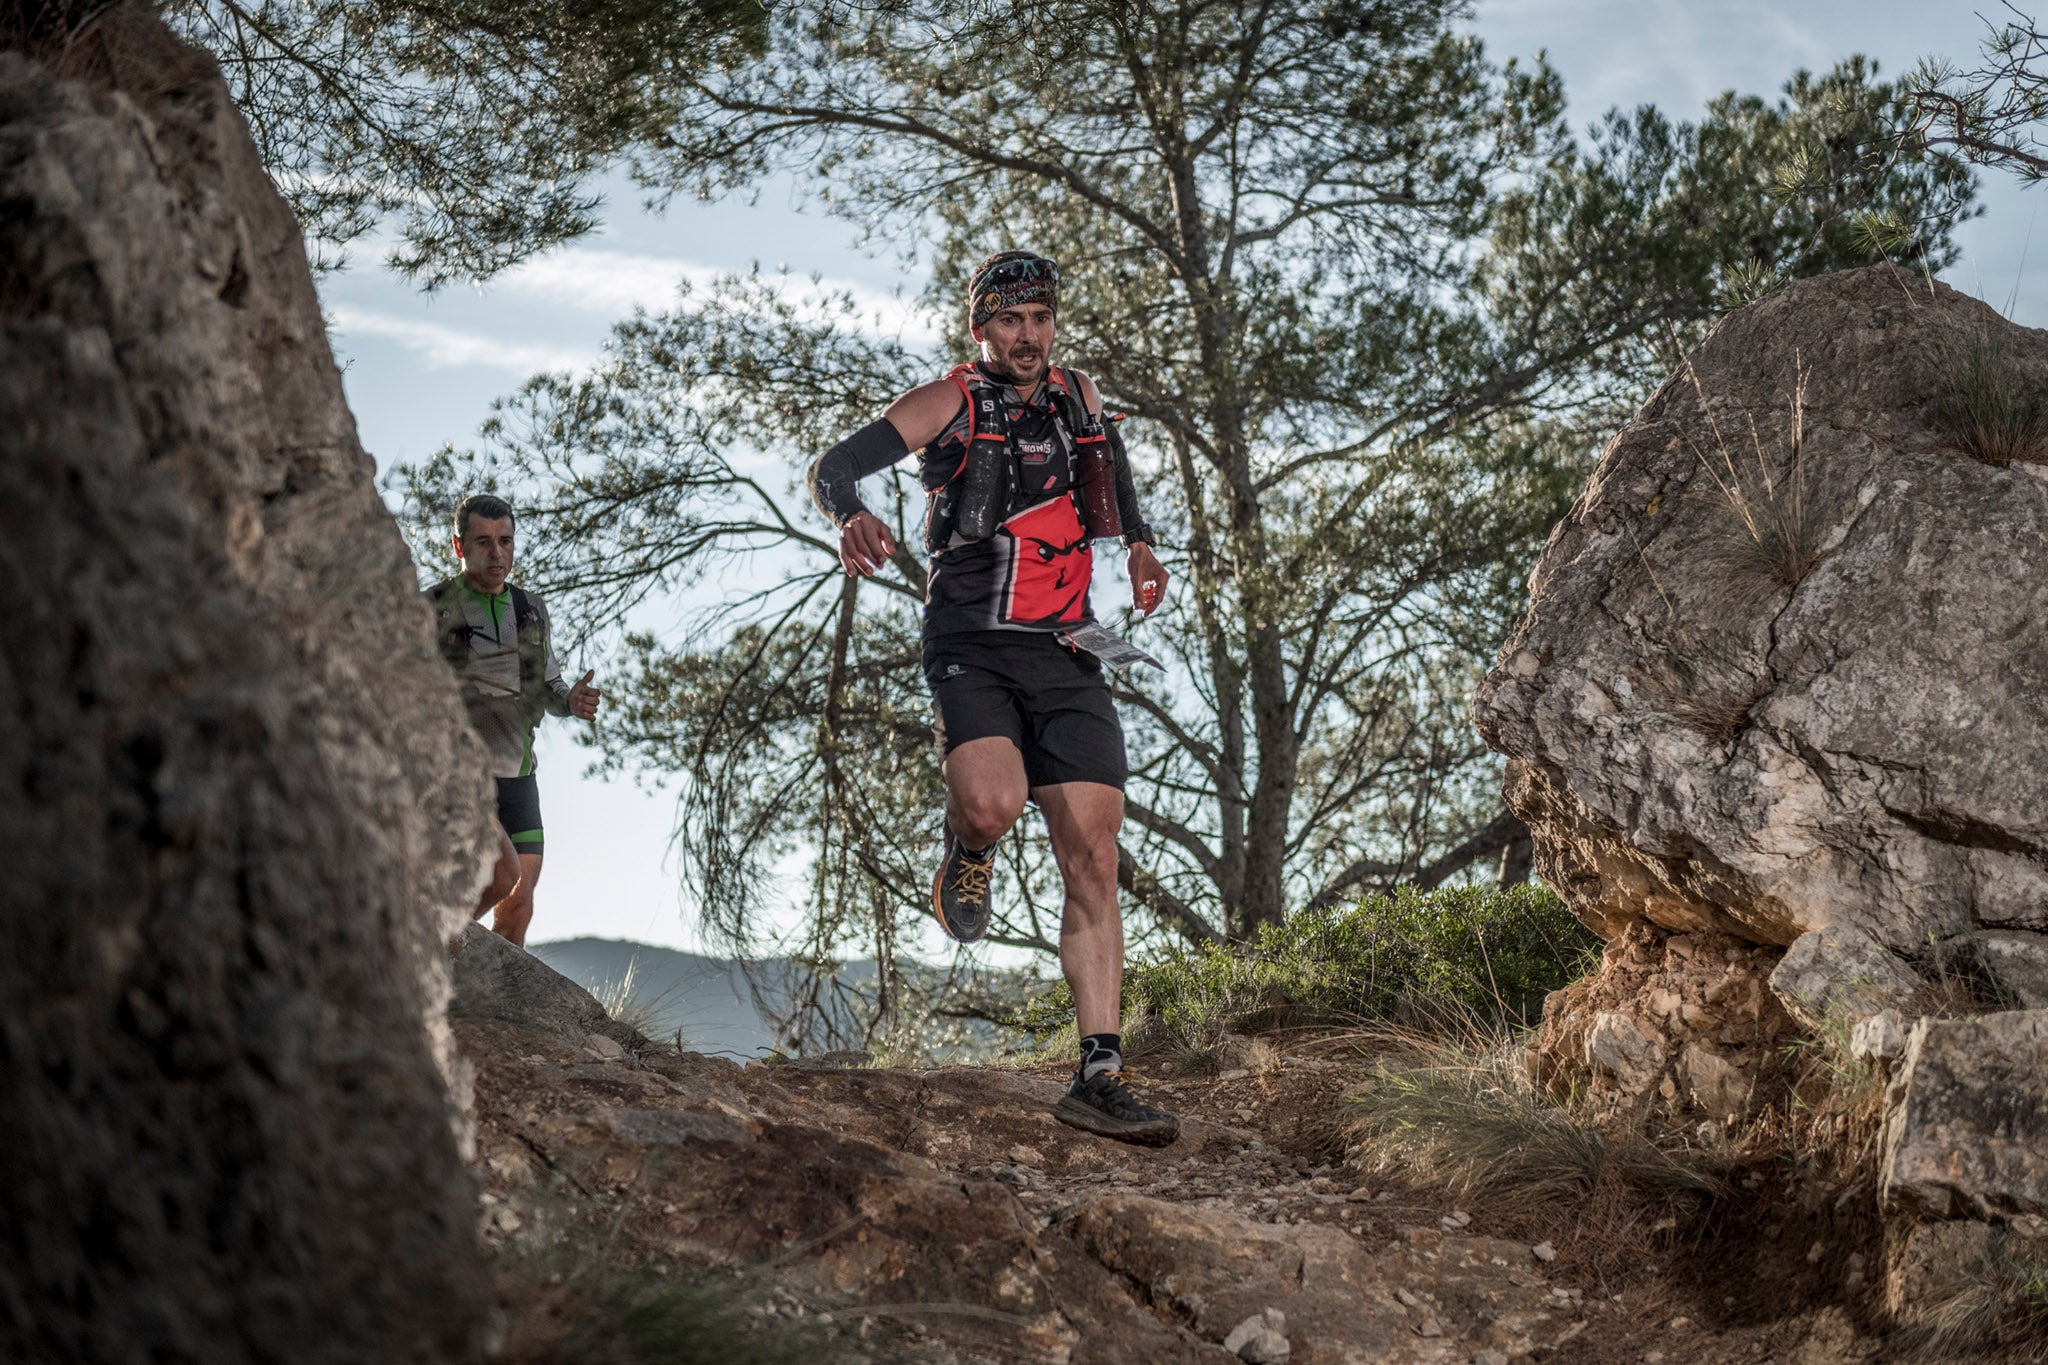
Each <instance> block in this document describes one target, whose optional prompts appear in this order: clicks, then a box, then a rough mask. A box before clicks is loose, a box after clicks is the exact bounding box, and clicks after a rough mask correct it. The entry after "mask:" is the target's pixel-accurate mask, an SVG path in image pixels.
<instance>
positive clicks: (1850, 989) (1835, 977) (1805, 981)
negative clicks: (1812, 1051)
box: [1771, 925, 1926, 1031]
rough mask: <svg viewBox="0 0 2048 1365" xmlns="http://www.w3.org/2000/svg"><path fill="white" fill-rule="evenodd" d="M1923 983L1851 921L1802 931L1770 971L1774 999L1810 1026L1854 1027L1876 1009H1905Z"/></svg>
mask: <svg viewBox="0 0 2048 1365" xmlns="http://www.w3.org/2000/svg"><path fill="white" fill-rule="evenodd" d="M1925 988H1926V983H1925V982H1924V981H1922V980H1921V978H1920V976H1919V974H1918V973H1916V972H1915V971H1914V970H1913V969H1912V968H1910V967H1908V966H1907V965H1906V964H1905V963H1903V962H1901V961H1900V960H1899V958H1898V955H1897V954H1895V953H1893V952H1892V951H1891V950H1890V949H1888V948H1886V947H1885V946H1884V945H1883V944H1881V943H1879V942H1878V941H1877V940H1876V939H1874V938H1872V937H1871V936H1870V935H1869V934H1866V933H1864V932H1863V931H1862V930H1861V929H1858V928H1855V927H1853V926H1850V925H1843V926H1840V927H1837V928H1829V929H1811V930H1808V931H1807V932H1806V933H1803V934H1801V935H1800V936H1799V937H1798V938H1796V939H1794V940H1793V942H1792V946H1791V947H1790V948H1787V949H1786V950H1785V956H1784V957H1783V958H1782V959H1780V960H1779V962H1778V965H1777V966H1776V967H1775V968H1773V969H1772V971H1771V990H1772V991H1774V992H1775V993H1776V994H1777V997H1778V999H1779V1001H1781V1002H1782V1003H1783V1004H1784V1006H1785V1008H1786V1009H1787V1010H1789V1011H1790V1012H1791V1013H1792V1016H1793V1017H1794V1018H1795V1019H1797V1020H1799V1022H1800V1023H1802V1024H1804V1025H1806V1027H1807V1028H1809V1029H1812V1030H1815V1031H1818V1030H1820V1029H1822V1028H1824V1027H1826V1026H1828V1025H1829V1024H1830V1023H1837V1024H1840V1025H1843V1026H1846V1027H1852V1028H1853V1027H1854V1026H1855V1025H1856V1024H1858V1023H1860V1022H1862V1021H1863V1020H1865V1019H1868V1018H1869V1017H1870V1016H1871V1015H1873V1014H1876V1013H1877V1012H1878V1011H1880V1010H1885V1009H1892V1010H1906V1009H1909V1008H1910V1007H1911V1006H1912V1004H1913V1000H1914V997H1915V996H1917V995H1919V994H1920V993H1921V992H1922V991H1923V990H1924V989H1925Z"/></svg>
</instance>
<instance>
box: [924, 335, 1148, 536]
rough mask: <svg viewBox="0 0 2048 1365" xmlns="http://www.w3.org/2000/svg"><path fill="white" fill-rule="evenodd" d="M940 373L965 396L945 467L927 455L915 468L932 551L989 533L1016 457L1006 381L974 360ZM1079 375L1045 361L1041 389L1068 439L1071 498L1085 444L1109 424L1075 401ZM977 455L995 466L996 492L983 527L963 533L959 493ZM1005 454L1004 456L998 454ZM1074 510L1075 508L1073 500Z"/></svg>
mask: <svg viewBox="0 0 2048 1365" xmlns="http://www.w3.org/2000/svg"><path fill="white" fill-rule="evenodd" d="M946 378H948V379H950V380H952V381H953V383H954V384H956V385H958V386H959V389H960V394H961V396H962V397H963V398H965V399H966V400H967V439H966V442H965V444H963V445H962V447H961V449H960V454H959V457H958V458H957V459H956V460H954V461H953V462H952V463H951V465H950V467H949V466H948V465H947V464H946V462H944V461H943V460H940V459H928V460H925V461H924V462H923V466H922V469H921V470H920V476H921V478H922V481H923V483H924V490H925V518H924V547H925V549H926V550H927V551H929V552H930V553H932V554H938V553H940V552H942V551H944V550H948V549H951V548H953V547H954V545H955V544H956V543H964V542H971V541H977V540H986V539H987V538H988V537H989V536H990V535H992V534H994V530H995V527H994V522H999V521H1001V520H1003V518H1004V517H1005V516H1006V515H1007V514H1008V513H1009V511H1010V508H1009V507H1008V506H1007V504H1008V503H1009V501H1010V500H1011V496H1014V493H1013V492H1012V490H1013V488H1014V483H1013V481H1012V479H1011V477H1010V475H1011V474H1012V472H1013V471H1014V468H1015V465H1016V460H1017V452H1016V451H1014V450H1012V449H1010V414H1009V408H1008V406H1007V405H1006V404H1005V403H1004V402H1003V390H1004V389H1005V388H1009V387H1011V386H1010V385H1007V384H1003V383H1001V382H999V381H997V380H994V379H991V378H989V376H988V375H986V374H984V373H982V371H981V370H980V369H979V368H978V367H976V366H974V365H956V366H954V367H953V368H952V369H951V370H949V371H947V372H946ZM1080 380H1081V374H1080V371H1078V370H1063V369H1061V368H1060V367H1058V366H1056V365H1055V366H1049V367H1047V369H1046V372H1045V385H1046V394H1047V397H1048V398H1049V399H1050V400H1051V406H1052V409H1053V411H1054V412H1055V413H1056V414H1057V415H1058V418H1059V420H1060V422H1061V424H1062V425H1063V426H1064V428H1065V435H1066V437H1067V440H1068V441H1069V443H1070V449H1069V462H1070V465H1071V466H1072V469H1073V470H1074V471H1076V474H1075V477H1073V478H1071V479H1070V480H1069V489H1068V491H1069V492H1070V493H1072V494H1073V495H1074V496H1075V497H1077V498H1078V496H1079V488H1080V480H1079V477H1078V470H1079V469H1080V466H1081V462H1082V454H1083V452H1084V450H1085V448H1086V447H1088V446H1091V445H1095V444H1098V443H1104V442H1107V441H1108V440H1109V429H1108V427H1107V426H1106V425H1105V424H1104V421H1103V419H1102V418H1100V417H1095V416H1091V415H1090V414H1089V412H1088V405H1087V404H1086V403H1084V402H1082V401H1081V388H1080ZM1111 420H1114V419H1111ZM935 453H936V452H935ZM977 455H980V456H981V457H982V458H984V459H987V460H988V464H989V465H992V466H994V468H995V469H997V470H998V471H1000V478H999V481H998V484H997V487H998V489H999V495H998V496H997V497H996V498H995V500H994V501H995V510H994V518H993V520H992V521H991V522H990V524H989V525H988V526H987V527H985V528H984V527H980V526H975V527H972V528H968V529H973V530H977V531H979V532H980V533H979V534H967V533H966V530H965V529H963V528H962V527H961V525H960V523H961V520H962V518H961V511H962V507H961V503H962V494H963V493H964V492H965V491H966V487H967V484H968V483H969V471H970V466H972V465H973V464H974V463H975V461H976V458H977ZM1005 455H1007V456H1008V457H1009V458H1008V459H1004V458H1003V457H1004V456H1005ZM990 457H993V458H990ZM1003 494H1008V495H1010V496H1003ZM972 510H974V511H979V510H980V509H978V508H976V509H972ZM1076 510H1077V512H1079V511H1080V509H1079V508H1078V506H1077V509H1076ZM1083 515H1085V514H1083ZM956 535H957V536H958V541H957V542H956V539H955V537H956Z"/></svg>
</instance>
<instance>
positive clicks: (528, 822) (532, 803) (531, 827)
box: [498, 773, 547, 853]
mask: <svg viewBox="0 0 2048 1365" xmlns="http://www.w3.org/2000/svg"><path fill="white" fill-rule="evenodd" d="M498 823H499V824H501V825H503V826H504V827H505V833H507V834H509V835H510V836H512V847H513V848H515V849H517V850H519V851H520V852H521V853H542V852H545V851H546V849H547V840H546V839H545V838H543V837H542V834H541V827H540V779H539V778H537V777H535V776H534V775H533V774H532V773H528V774H527V775H526V776H524V777H501V778H499V779H498Z"/></svg>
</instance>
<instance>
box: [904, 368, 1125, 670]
mask: <svg viewBox="0 0 2048 1365" xmlns="http://www.w3.org/2000/svg"><path fill="white" fill-rule="evenodd" d="M946 377H947V378H948V379H950V380H952V381H953V382H954V384H956V385H958V386H959V388H960V392H961V394H962V396H963V398H964V399H965V400H966V411H965V413H964V421H963V419H962V418H960V417H956V418H955V419H954V420H953V422H952V423H950V424H949V425H948V426H947V429H946V430H945V432H943V433H942V434H941V435H940V436H939V438H938V439H937V440H935V441H934V442H933V443H932V444H931V445H930V446H927V447H926V448H925V449H924V450H923V451H921V452H919V477H920V481H921V482H922V483H923V485H924V488H925V492H926V497H927V502H926V508H925V548H926V550H928V551H929V552H930V554H931V580H930V582H929V584H928V586H927V588H926V595H925V635H926V637H927V638H930V637H933V636H939V635H950V634H954V633H956V632H962V631H979V630H1021V631H1039V632H1045V631H1060V630H1068V629H1071V628H1073V627H1074V626H1077V625H1081V624H1083V623H1085V622H1086V621H1088V620H1090V619H1092V615H1091V613H1090V610H1089V604H1088V585H1089V580H1090V578H1091V576H1092V569H1093V559H1092V556H1091V547H1090V542H1089V536H1088V532H1087V530H1086V528H1085V524H1084V520H1083V515H1084V514H1083V511H1082V506H1081V502H1080V487H1079V484H1080V479H1079V472H1080V469H1081V464H1080V455H1081V451H1082V450H1083V449H1084V448H1085V445H1086V444H1087V443H1094V442H1103V443H1106V442H1107V440H1108V436H1107V429H1106V427H1105V426H1104V425H1103V422H1102V420H1101V419H1100V418H1090V417H1089V415H1088V411H1087V406H1086V404H1084V403H1083V402H1082V401H1081V398H1080V385H1079V380H1078V378H1076V376H1075V374H1074V372H1073V371H1070V370H1060V369H1057V368H1050V369H1048V370H1047V372H1046V379H1045V387H1044V390H1043V392H1042V393H1040V394H1038V395H1036V399H1037V401H1035V402H1020V399H1021V397H1022V396H1021V395H1018V394H1016V390H1015V386H1013V385H1009V384H1005V383H1003V382H1002V381H1000V380H996V379H992V378H990V377H989V376H988V375H986V374H984V373H982V372H981V371H980V370H979V369H977V368H976V367H975V366H972V365H962V366H959V367H957V368H956V369H954V370H953V371H951V372H950V373H949V374H948V375H947V376H946ZM1013 409H1015V412H1014V414H1013V411H1012V410H1013ZM1102 449H1103V450H1104V453H1105V454H1106V453H1107V446H1106V444H1105V445H1104V446H1103V447H1102ZM977 461H979V462H980V463H979V466H978V467H977ZM992 473H993V475H994V476H995V481H994V486H993V488H991V486H990V484H989V483H988V482H987V481H986V480H987V479H988V478H989V476H990V475H991V474H992ZM978 478H979V479H981V480H982V481H983V482H981V483H980V485H979V487H978V489H977V487H976V481H977V479H978ZM976 499H979V500H980V501H981V504H982V505H981V506H979V507H977V506H976V505H975V500H976ZM972 513H980V514H982V515H981V516H980V517H979V520H980V521H981V523H982V524H981V525H978V526H977V525H973V524H971V523H972V522H974V521H975V520H976V519H977V518H976V517H975V516H972V515H969V514H972ZM963 522H967V523H970V524H967V525H963V524H962V523H963ZM970 531H974V532H978V534H976V535H970V534H969V532H970Z"/></svg>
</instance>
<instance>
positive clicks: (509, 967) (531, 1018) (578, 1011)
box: [448, 921, 649, 1052]
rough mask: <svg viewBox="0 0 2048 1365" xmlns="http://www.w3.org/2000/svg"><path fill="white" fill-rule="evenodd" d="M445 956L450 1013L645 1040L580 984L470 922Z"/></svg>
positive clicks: (561, 1032)
mask: <svg viewBox="0 0 2048 1365" xmlns="http://www.w3.org/2000/svg"><path fill="white" fill-rule="evenodd" d="M448 960H449V962H450V963H451V964H452V968H453V972H454V987H455V994H454V998H453V999H452V1000H450V1001H449V1004H448V1012H449V1013H450V1014H451V1015H455V1016H458V1017H464V1016H466V1017H469V1018H475V1019H503V1020H506V1021H507V1022H509V1023H514V1024H524V1025H526V1026H527V1027H528V1028H535V1029H539V1030H541V1031H542V1032H544V1033H551V1034H553V1035H554V1036H555V1037H557V1038H560V1039H562V1040H563V1041H564V1042H569V1043H575V1044H578V1045H582V1044H584V1043H586V1042H587V1041H588V1040H589V1039H591V1038H592V1037H597V1038H602V1039H605V1040H606V1041H607V1042H609V1043H611V1044H613V1045H615V1046H616V1047H617V1048H620V1049H627V1048H643V1047H646V1046H648V1045H649V1044H648V1041H647V1039H646V1038H644V1037H642V1036H641V1035H640V1032H639V1031H638V1030H637V1029H634V1028H632V1027H630V1026H628V1025H626V1024H622V1023H620V1022H619V1021H618V1020H616V1019H614V1018H612V1017H611V1016H610V1015H608V1014H606V1013H605V1012H604V1006H603V1005H600V1004H599V1003H598V1002H597V999H596V997H594V996H593V995H591V993H590V992H589V991H587V990H585V989H583V987H582V986H580V985H578V984H577V983H576V982H574V981H571V980H570V979H569V978H568V977H566V976H563V975H562V974H561V973H560V972H558V971H556V970H555V969H554V968H553V967H550V966H549V965H548V964H547V963H545V962H543V961H541V960H540V959H539V958H537V957H535V956H534V955H533V954H531V953H529V952H527V951H526V950H525V949H524V948H521V947H519V946H517V945H516V944H514V943H512V942H511V941H510V940H508V939H505V938H502V937H500V936H499V935H497V934H494V933H492V932H491V931H490V930H488V929H486V928H484V926H483V925H481V924H478V923H476V922H475V921H471V922H470V923H469V924H466V925H464V926H463V928H462V932H461V933H460V934H458V935H456V937H455V940H454V941H453V942H452V943H450V944H449V946H448ZM599 1047H600V1048H601V1050H604V1051H607V1052H609V1051H610V1049H603V1048H602V1045H599Z"/></svg>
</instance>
